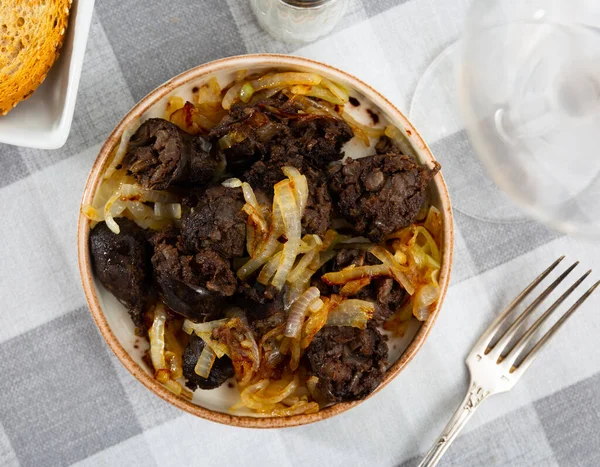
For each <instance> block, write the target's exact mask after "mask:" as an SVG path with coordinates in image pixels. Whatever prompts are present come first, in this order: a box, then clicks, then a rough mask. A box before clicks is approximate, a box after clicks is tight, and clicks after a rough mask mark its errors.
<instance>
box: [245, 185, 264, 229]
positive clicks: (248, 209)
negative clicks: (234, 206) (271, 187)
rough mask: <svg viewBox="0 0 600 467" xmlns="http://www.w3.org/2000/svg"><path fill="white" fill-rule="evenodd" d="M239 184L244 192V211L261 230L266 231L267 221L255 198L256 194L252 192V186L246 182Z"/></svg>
mask: <svg viewBox="0 0 600 467" xmlns="http://www.w3.org/2000/svg"><path fill="white" fill-rule="evenodd" d="M241 186H242V191H243V193H244V199H245V200H246V204H245V205H244V207H243V210H244V212H245V213H246V214H248V216H250V217H251V218H252V220H253V221H254V223H255V224H256V225H257V226H258V228H259V229H260V231H261V232H267V230H268V227H267V221H266V220H265V218H264V216H263V208H262V206H261V205H260V204H259V203H258V201H257V200H256V195H255V194H254V191H253V190H252V187H251V186H250V184H249V183H246V182H244V183H242V185H241Z"/></svg>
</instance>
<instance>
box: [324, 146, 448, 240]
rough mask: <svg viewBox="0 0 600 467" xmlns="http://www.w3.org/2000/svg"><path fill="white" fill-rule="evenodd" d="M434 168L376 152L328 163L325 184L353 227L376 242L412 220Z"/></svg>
mask: <svg viewBox="0 0 600 467" xmlns="http://www.w3.org/2000/svg"><path fill="white" fill-rule="evenodd" d="M438 170H439V165H437V166H436V167H435V168H434V169H433V170H432V169H429V168H428V167H426V166H423V165H419V164H417V163H415V162H414V160H413V159H412V158H410V157H408V156H404V155H399V154H392V153H389V154H380V155H373V156H368V157H364V158H361V159H357V160H349V161H348V162H346V163H345V164H343V165H334V166H332V167H330V168H329V170H328V184H329V190H330V192H331V193H332V194H333V198H334V200H335V201H337V208H338V209H339V212H340V214H342V216H344V218H345V219H346V220H347V221H348V222H350V224H352V226H353V228H354V231H355V232H356V233H357V234H358V235H364V236H367V237H368V238H369V239H370V240H371V241H372V242H375V243H378V242H381V241H382V240H383V239H384V237H385V236H386V235H388V234H390V233H392V232H394V231H396V230H398V229H401V228H403V227H406V226H408V225H410V224H411V223H412V222H413V221H414V220H415V217H416V216H417V214H418V213H419V210H420V209H421V207H422V206H423V203H424V202H425V199H426V188H427V185H428V184H429V181H430V180H431V179H432V178H433V176H434V175H435V174H436V173H437V172H438Z"/></svg>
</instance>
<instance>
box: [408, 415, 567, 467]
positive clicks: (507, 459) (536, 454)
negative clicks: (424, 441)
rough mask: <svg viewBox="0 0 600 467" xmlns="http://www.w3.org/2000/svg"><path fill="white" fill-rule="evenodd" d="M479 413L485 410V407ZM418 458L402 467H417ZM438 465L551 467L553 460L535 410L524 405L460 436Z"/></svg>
mask: <svg viewBox="0 0 600 467" xmlns="http://www.w3.org/2000/svg"><path fill="white" fill-rule="evenodd" d="M480 410H485V405H484V406H483V408H482V409H480ZM448 416H450V414H448ZM432 442H433V440H432ZM421 459H422V456H418V457H414V458H411V459H409V460H407V461H405V462H404V463H403V464H402V467H413V466H417V465H418V464H419V462H420V461H421ZM439 465H440V467H463V466H470V465H473V466H475V465H489V466H515V465H518V466H523V467H525V466H537V465H544V466H552V465H556V460H555V459H554V455H553V452H552V449H551V448H550V446H549V445H548V442H547V440H546V438H545V437H544V433H543V430H541V427H540V421H539V420H538V417H537V414H536V411H535V410H534V408H533V407H532V406H528V407H523V408H521V409H519V410H515V411H514V412H511V413H509V414H508V415H505V416H503V417H500V418H498V419H496V420H494V421H492V422H489V423H486V424H485V425H483V426H481V427H479V428H476V429H475V430H473V431H469V432H467V433H464V434H463V435H460V436H459V437H458V438H457V439H456V440H455V441H454V443H453V444H452V446H451V447H450V449H448V451H446V454H444V457H442V460H441V461H440V463H439Z"/></svg>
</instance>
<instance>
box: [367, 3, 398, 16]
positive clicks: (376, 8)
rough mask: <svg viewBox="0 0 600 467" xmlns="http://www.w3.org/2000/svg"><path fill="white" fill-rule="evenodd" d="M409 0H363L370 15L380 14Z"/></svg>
mask: <svg viewBox="0 0 600 467" xmlns="http://www.w3.org/2000/svg"><path fill="white" fill-rule="evenodd" d="M408 1H409V0H363V3H364V4H365V11H366V12H367V14H368V15H369V16H375V15H378V14H379V13H381V12H384V11H386V10H389V9H390V8H394V7H395V6H398V5H400V4H402V3H406V2H408Z"/></svg>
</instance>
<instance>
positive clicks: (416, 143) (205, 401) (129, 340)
mask: <svg viewBox="0 0 600 467" xmlns="http://www.w3.org/2000/svg"><path fill="white" fill-rule="evenodd" d="M274 67H276V68H277V69H280V70H286V71H299V70H301V71H315V72H317V73H319V74H321V75H323V76H325V77H327V78H330V79H332V80H333V81H336V82H339V83H341V84H343V85H345V86H346V87H347V88H348V89H350V94H351V96H353V97H355V98H357V99H358V100H359V102H360V104H361V105H360V106H358V107H353V106H351V105H347V106H346V108H347V110H348V112H349V113H351V115H352V116H353V117H354V118H355V119H357V120H358V121H360V122H361V123H364V124H370V125H372V118H371V117H370V116H369V114H368V112H367V109H370V110H372V111H374V112H376V113H377V115H378V116H379V119H380V123H379V124H378V126H382V125H385V124H388V123H391V124H393V125H394V126H396V127H398V128H400V129H401V130H402V131H403V132H404V133H405V135H407V138H408V139H409V140H411V142H412V143H413V144H412V146H413V148H414V149H415V152H416V153H417V154H418V155H419V157H420V158H421V161H423V162H426V161H428V160H429V157H428V156H427V155H426V150H425V148H424V147H423V145H422V143H421V142H420V140H419V139H418V137H417V135H415V134H414V130H413V129H412V128H409V131H408V133H407V132H406V128H405V127H404V124H403V122H401V121H398V119H397V118H394V117H393V115H392V114H391V113H389V112H388V111H387V110H386V109H385V107H386V105H385V104H384V103H382V104H381V105H376V104H375V103H374V101H375V100H376V99H377V97H376V96H375V95H373V96H371V95H369V94H372V93H371V91H370V90H368V89H362V90H361V91H362V92H361V91H359V90H358V89H357V87H356V86H354V85H353V84H352V83H350V82H348V81H346V80H345V79H344V78H343V76H344V75H342V74H337V73H336V74H331V73H328V72H327V71H326V70H325V69H318V70H314V69H308V68H304V67H301V66H300V67H297V66H294V67H290V66H281V65H273V64H268V65H251V66H242V67H238V68H235V69H233V68H232V69H222V70H219V71H217V72H215V73H212V74H209V75H204V76H201V77H199V78H198V79H194V80H192V81H189V82H187V83H185V84H183V85H181V86H179V87H176V88H175V89H174V90H173V91H171V92H169V93H168V94H166V95H165V96H163V97H162V98H160V99H158V100H157V101H156V102H154V103H153V104H152V105H151V107H149V108H148V109H147V110H146V112H144V114H143V115H142V116H141V118H140V120H141V121H144V120H146V119H148V118H151V117H163V116H164V111H165V108H166V104H167V101H168V99H169V97H171V96H180V97H182V98H184V99H187V100H190V101H191V100H192V88H194V87H195V86H201V85H203V84H205V83H206V82H208V81H209V80H210V79H212V78H213V77H216V78H217V80H218V81H219V84H220V85H221V86H222V87H223V86H224V85H227V84H228V83H230V82H231V81H233V79H234V76H235V72H236V71H237V70H238V69H246V70H247V71H248V73H255V72H263V71H267V70H269V69H273V68H274ZM117 144H118V143H117ZM344 149H345V152H346V154H347V155H348V156H350V157H353V158H358V157H361V156H365V155H368V154H371V153H373V152H374V149H373V144H372V145H371V148H368V149H366V148H365V147H364V144H363V143H362V142H361V141H359V140H358V138H356V137H354V138H353V139H352V140H351V141H349V142H348V143H347V144H346V146H345V147H344ZM430 195H431V203H432V204H433V205H434V206H436V207H438V208H439V209H440V211H441V212H442V213H443V216H444V219H443V220H444V222H448V219H447V218H446V217H445V216H446V213H445V210H444V209H443V207H442V205H441V198H440V193H439V191H438V189H437V187H432V189H431V193H430ZM95 285H96V293H97V296H98V300H99V304H100V307H101V308H102V311H103V312H104V315H105V317H106V320H107V322H108V325H109V326H110V328H111V330H112V332H113V333H114V335H115V336H116V338H117V340H118V341H119V343H120V344H121V346H122V347H123V348H124V349H125V351H126V352H127V353H128V354H129V355H130V356H131V357H132V359H133V360H134V361H135V362H136V363H137V364H138V365H139V366H140V367H141V368H143V369H144V371H146V372H147V373H148V374H150V375H152V374H153V371H152V370H151V369H150V368H149V367H148V366H147V365H146V363H144V361H143V360H142V355H143V354H144V352H145V351H146V350H147V349H148V347H149V345H148V343H147V342H146V341H145V340H144V339H141V338H139V337H137V336H136V335H135V334H134V326H133V323H132V321H131V319H130V318H129V315H128V314H127V310H126V309H125V307H124V306H123V305H121V303H119V301H118V300H117V299H116V298H115V297H114V296H113V295H112V294H111V293H110V292H108V291H107V290H106V289H105V288H104V287H103V286H102V285H101V284H100V283H99V282H98V281H95ZM420 326H421V323H420V322H418V321H417V320H415V319H413V321H412V322H411V324H410V325H409V327H408V330H407V332H406V333H405V335H404V336H403V337H402V338H393V337H391V335H390V334H389V333H388V336H389V341H388V347H389V361H388V363H389V366H391V365H392V364H393V363H394V362H395V361H397V360H398V359H399V358H400V356H401V355H402V353H403V352H404V351H405V350H406V348H407V347H408V346H409V344H410V343H411V342H412V340H413V338H414V336H415V335H416V334H417V332H418V330H419V328H420ZM182 382H183V380H182ZM229 383H230V384H228V383H225V384H223V385H222V386H221V387H220V388H217V389H213V390H201V389H198V390H196V391H195V392H194V397H193V400H192V402H193V403H194V404H196V405H199V406H201V407H204V408H206V409H209V410H213V411H218V412H223V413H231V412H228V409H229V408H230V407H231V406H233V405H234V404H236V403H237V402H239V391H238V389H237V387H236V385H235V381H234V380H233V379H232V380H231V381H230V382H229ZM235 414H239V415H248V416H256V415H255V414H253V413H251V412H250V411H236V412H235Z"/></svg>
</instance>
